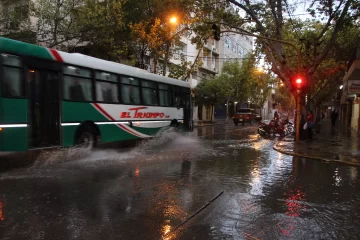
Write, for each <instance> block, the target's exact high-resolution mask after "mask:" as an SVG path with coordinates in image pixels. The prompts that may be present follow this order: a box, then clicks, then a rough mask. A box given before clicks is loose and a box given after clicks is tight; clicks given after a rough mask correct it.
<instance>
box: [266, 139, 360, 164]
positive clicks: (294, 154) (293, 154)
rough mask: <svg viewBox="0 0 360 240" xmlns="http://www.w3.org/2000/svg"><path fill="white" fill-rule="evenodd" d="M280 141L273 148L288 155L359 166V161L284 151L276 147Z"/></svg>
mask: <svg viewBox="0 0 360 240" xmlns="http://www.w3.org/2000/svg"><path fill="white" fill-rule="evenodd" d="M279 143H280V142H277V143H275V144H274V146H273V149H274V150H275V151H277V152H279V153H282V154H285V155H290V156H295V157H304V158H309V159H313V160H318V161H322V162H326V163H337V164H343V165H350V166H353V167H360V164H359V163H352V162H345V161H340V160H332V159H327V158H321V157H315V156H310V155H304V154H298V153H290V152H286V151H283V150H279V149H278V148H276V147H277V145H278V144H279Z"/></svg>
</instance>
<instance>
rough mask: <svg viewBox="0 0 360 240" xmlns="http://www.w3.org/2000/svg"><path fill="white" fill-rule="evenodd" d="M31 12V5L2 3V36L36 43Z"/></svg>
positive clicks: (10, 2)
mask: <svg viewBox="0 0 360 240" xmlns="http://www.w3.org/2000/svg"><path fill="white" fill-rule="evenodd" d="M29 10H30V9H29V4H26V3H23V2H20V3H19V2H15V3H14V2H12V1H6V0H5V1H2V3H1V13H0V26H1V29H0V34H1V36H4V37H8V38H12V39H16V40H19V41H23V42H28V43H36V32H35V31H34V29H32V28H31V22H30V17H29Z"/></svg>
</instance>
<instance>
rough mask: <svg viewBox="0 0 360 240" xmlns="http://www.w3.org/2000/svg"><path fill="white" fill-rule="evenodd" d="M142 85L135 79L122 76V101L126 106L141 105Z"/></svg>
mask: <svg viewBox="0 0 360 240" xmlns="http://www.w3.org/2000/svg"><path fill="white" fill-rule="evenodd" d="M139 85H140V83H139V80H138V79H135V78H133V77H126V76H121V100H122V103H124V104H133V105H139V104H141V101H140V87H139Z"/></svg>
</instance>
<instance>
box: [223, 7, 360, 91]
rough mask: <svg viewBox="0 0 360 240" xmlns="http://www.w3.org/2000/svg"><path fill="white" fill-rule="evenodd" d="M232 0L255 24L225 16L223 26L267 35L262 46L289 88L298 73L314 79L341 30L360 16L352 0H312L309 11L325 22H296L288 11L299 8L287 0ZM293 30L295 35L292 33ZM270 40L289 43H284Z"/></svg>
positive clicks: (267, 58) (262, 40)
mask: <svg viewBox="0 0 360 240" xmlns="http://www.w3.org/2000/svg"><path fill="white" fill-rule="evenodd" d="M228 2H230V3H231V4H233V5H234V6H236V7H237V8H239V9H241V10H243V11H244V12H245V13H246V14H247V16H248V17H249V18H250V19H251V21H252V22H253V23H254V24H253V25H249V27H248V28H247V29H244V27H243V26H242V25H240V24H234V21H233V19H231V18H230V20H229V21H228V20H227V19H224V21H223V22H222V23H223V26H225V27H227V28H229V29H231V30H234V29H237V30H238V31H243V32H251V33H254V34H257V35H259V36H263V37H266V38H267V39H258V43H259V46H260V48H261V50H262V51H263V52H264V53H265V54H266V60H267V61H268V62H269V63H270V64H271V69H272V71H273V72H274V73H275V74H277V76H278V77H279V78H280V79H281V80H282V81H283V82H284V83H285V84H286V86H287V87H288V88H291V87H292V84H291V80H292V78H293V77H294V75H296V74H298V73H302V74H304V75H305V77H306V78H307V79H308V80H309V81H312V76H313V75H314V73H315V71H316V69H317V68H318V67H319V65H320V64H321V63H322V62H323V61H324V59H325V58H326V57H327V56H328V54H329V52H330V50H331V49H333V47H334V45H335V42H336V39H337V37H338V36H339V33H340V32H341V30H342V29H344V27H346V26H349V25H351V24H352V23H353V22H354V20H355V19H356V18H357V17H358V16H359V8H358V6H359V3H358V2H356V1H352V0H344V1H333V0H325V1H313V2H311V3H310V5H309V8H308V9H307V11H308V12H309V13H310V14H313V15H314V16H315V15H316V17H317V18H320V19H322V22H321V23H320V22H317V21H311V24H302V22H301V21H297V22H294V19H292V18H287V17H285V16H286V15H288V14H290V16H291V15H292V14H293V11H294V9H295V8H296V6H295V5H290V4H289V3H288V2H287V1H282V0H274V1H267V2H250V1H238V0H229V1H228ZM285 14H286V15H285ZM235 23H236V21H235ZM304 26H306V27H304ZM290 32H291V33H293V34H289V33H290ZM270 39H276V40H280V41H287V42H289V43H288V44H284V43H281V42H278V41H273V40H270ZM291 44H292V45H291ZM294 48H297V49H301V50H300V57H299V58H298V59H296V58H295V59H294V57H293V56H294V55H295V56H297V51H295V50H294ZM301 56H303V58H301Z"/></svg>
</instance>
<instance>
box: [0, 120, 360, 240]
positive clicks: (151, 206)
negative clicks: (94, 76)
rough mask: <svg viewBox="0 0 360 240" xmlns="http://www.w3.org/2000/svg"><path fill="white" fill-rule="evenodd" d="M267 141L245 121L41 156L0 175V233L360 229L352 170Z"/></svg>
mask: <svg viewBox="0 0 360 240" xmlns="http://www.w3.org/2000/svg"><path fill="white" fill-rule="evenodd" d="M272 146H273V140H271V139H270V140H264V139H262V138H260V137H259V136H257V135H256V134H255V128H251V127H250V126H245V127H237V128H235V127H233V126H226V127H224V126H215V127H204V128H198V129H196V131H195V132H194V133H193V134H192V135H186V134H185V135H181V134H179V133H176V132H169V133H167V134H165V135H162V136H160V137H158V138H156V139H154V140H151V141H148V142H143V143H142V144H140V145H139V146H138V147H136V148H134V149H131V150H126V151H118V150H97V151H95V152H76V151H75V153H76V154H75V153H74V150H69V149H67V150H61V151H57V152H53V153H47V154H46V155H43V156H42V157H41V158H40V159H39V161H38V162H37V163H36V164H35V165H34V166H33V167H32V168H29V169H26V170H16V171H12V172H8V173H4V174H1V175H0V189H1V190H0V238H1V239H303V238H307V239H352V238H354V239H356V237H357V236H360V229H359V228H358V224H359V221H360V211H359V210H360V205H359V200H360V193H359V192H360V180H359V175H358V169H357V168H354V167H347V166H337V165H330V164H324V163H320V162H316V161H312V160H307V159H297V158H293V157H290V156H286V155H283V154H280V153H278V152H275V151H274V150H273V149H272ZM74 158H77V160H74ZM222 191H224V194H223V195H221V196H220V197H219V198H218V199H217V200H215V201H214V202H213V203H211V204H210V205H209V206H208V207H207V208H205V209H204V210H203V211H201V212H199V214H197V215H196V216H195V217H194V218H192V219H191V220H189V221H188V222H186V224H184V225H182V226H181V227H180V228H178V229H175V228H176V227H177V226H179V225H180V224H181V223H183V222H184V221H186V219H188V218H189V217H190V216H191V215H192V214H193V213H195V212H197V211H198V210H199V209H200V208H201V207H203V206H204V205H205V204H206V203H208V202H209V201H210V200H211V199H213V198H214V197H215V196H216V195H217V194H219V193H220V192H222Z"/></svg>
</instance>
